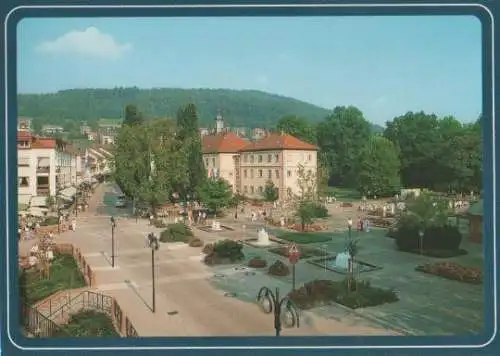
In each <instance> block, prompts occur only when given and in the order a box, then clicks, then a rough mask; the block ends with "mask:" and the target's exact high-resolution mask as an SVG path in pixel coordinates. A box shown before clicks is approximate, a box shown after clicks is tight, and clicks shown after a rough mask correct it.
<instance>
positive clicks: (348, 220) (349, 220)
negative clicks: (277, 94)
mask: <svg viewBox="0 0 500 356" xmlns="http://www.w3.org/2000/svg"><path fill="white" fill-rule="evenodd" d="M347 230H348V231H349V235H348V236H349V241H350V240H351V231H352V219H351V218H348V219H347ZM346 246H347V241H346Z"/></svg>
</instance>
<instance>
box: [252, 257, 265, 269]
mask: <svg viewBox="0 0 500 356" xmlns="http://www.w3.org/2000/svg"><path fill="white" fill-rule="evenodd" d="M266 266H267V262H266V260H264V259H262V258H260V257H254V258H252V259H251V260H250V261H248V267H253V268H264V267H266Z"/></svg>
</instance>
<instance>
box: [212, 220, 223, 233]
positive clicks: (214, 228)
mask: <svg viewBox="0 0 500 356" xmlns="http://www.w3.org/2000/svg"><path fill="white" fill-rule="evenodd" d="M211 229H212V231H221V230H222V228H221V226H220V222H219V221H215V220H214V221H212V226H211Z"/></svg>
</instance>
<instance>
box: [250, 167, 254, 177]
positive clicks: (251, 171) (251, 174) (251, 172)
mask: <svg viewBox="0 0 500 356" xmlns="http://www.w3.org/2000/svg"><path fill="white" fill-rule="evenodd" d="M250 178H253V169H251V170H250Z"/></svg>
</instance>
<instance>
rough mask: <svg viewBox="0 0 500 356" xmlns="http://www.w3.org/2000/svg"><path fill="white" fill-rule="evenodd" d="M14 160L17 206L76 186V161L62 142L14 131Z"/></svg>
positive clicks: (75, 156) (75, 157) (66, 145)
mask: <svg viewBox="0 0 500 356" xmlns="http://www.w3.org/2000/svg"><path fill="white" fill-rule="evenodd" d="M17 156H18V157H17V174H18V200H19V203H22V204H28V202H29V201H30V199H31V198H32V197H37V196H41V197H49V196H56V195H57V192H58V191H60V190H62V189H65V188H68V187H70V186H73V185H75V184H77V176H78V157H77V155H76V154H75V153H74V152H73V151H72V149H71V146H70V145H68V144H67V143H65V142H63V141H60V140H56V139H55V138H47V137H39V136H36V135H32V134H31V133H29V132H27V131H18V133H17Z"/></svg>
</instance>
